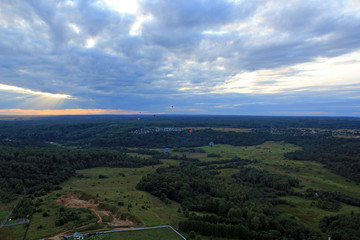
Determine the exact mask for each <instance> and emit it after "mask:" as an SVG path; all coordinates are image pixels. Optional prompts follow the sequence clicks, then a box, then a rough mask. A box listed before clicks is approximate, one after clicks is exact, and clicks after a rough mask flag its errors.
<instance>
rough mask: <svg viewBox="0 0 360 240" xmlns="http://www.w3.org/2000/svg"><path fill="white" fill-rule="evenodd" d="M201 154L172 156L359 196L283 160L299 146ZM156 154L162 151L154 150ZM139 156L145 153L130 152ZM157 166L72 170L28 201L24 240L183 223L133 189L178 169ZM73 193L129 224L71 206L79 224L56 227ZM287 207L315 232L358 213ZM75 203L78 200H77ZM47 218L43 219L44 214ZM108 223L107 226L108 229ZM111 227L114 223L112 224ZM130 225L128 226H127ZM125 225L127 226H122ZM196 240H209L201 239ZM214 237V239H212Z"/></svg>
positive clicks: (331, 177)
mask: <svg viewBox="0 0 360 240" xmlns="http://www.w3.org/2000/svg"><path fill="white" fill-rule="evenodd" d="M201 149H203V150H204V151H205V152H206V153H191V152H185V153H177V152H174V153H173V152H172V153H171V154H173V155H182V154H185V155H186V156H187V157H190V158H197V159H199V160H200V161H215V160H221V159H231V158H233V157H240V158H243V159H250V160H258V161H254V162H253V163H252V164H250V166H251V167H255V168H259V169H264V170H267V171H269V172H272V173H277V174H285V175H290V176H292V177H294V178H297V179H299V180H300V185H302V187H301V188H297V189H295V190H296V191H298V192H304V191H306V189H308V188H313V189H317V190H323V191H333V192H341V193H343V194H346V195H348V196H351V197H354V198H360V186H359V185H356V184H355V183H354V182H350V181H348V180H347V179H345V178H343V177H341V176H339V175H336V174H334V173H332V172H331V171H330V170H328V169H326V168H325V167H324V166H323V165H322V164H320V163H317V162H313V161H294V160H289V159H286V158H285V157H284V154H285V153H287V152H291V151H296V150H300V149H301V148H300V147H298V146H295V145H292V144H287V143H284V142H265V143H263V144H261V145H257V146H231V145H215V146H214V147H213V148H210V147H209V146H204V147H201ZM159 151H162V150H160V149H159ZM210 153H215V154H217V155H219V157H208V154H210ZM132 155H137V156H140V157H147V156H146V155H140V154H135V153H134V154H132ZM161 161H162V164H161V165H158V166H152V167H151V166H148V167H142V168H108V167H101V168H92V169H83V170H79V171H77V172H76V173H77V175H76V176H74V177H72V178H71V179H69V180H68V181H66V182H64V183H63V184H61V187H62V189H61V190H58V191H54V192H52V193H50V194H48V195H46V196H43V197H40V198H35V199H34V202H36V201H40V200H41V201H42V202H41V205H40V206H39V207H37V208H38V209H39V208H41V212H37V213H35V214H34V215H33V217H32V220H31V223H30V226H29V230H28V232H27V239H29V240H32V239H40V238H42V237H52V236H55V235H57V234H58V233H66V234H72V233H73V232H74V231H75V230H77V231H82V232H91V231H96V230H109V229H114V228H119V227H121V226H122V227H125V226H126V224H130V227H137V226H157V225H167V224H169V225H172V226H174V227H177V226H178V223H179V222H180V221H182V220H185V217H184V216H183V215H182V213H181V211H179V210H180V208H181V207H180V205H179V204H178V203H176V202H174V201H171V203H170V204H165V203H164V202H162V201H161V200H159V199H158V198H157V197H154V196H153V195H151V194H149V193H147V192H143V191H139V190H137V189H136V184H137V183H139V181H140V179H141V178H142V177H143V176H146V175H147V174H149V173H152V172H153V171H155V170H156V168H158V167H159V166H170V165H178V164H179V161H177V160H169V159H163V160H161ZM237 171H238V170H237V169H234V168H227V169H221V172H220V176H222V177H224V178H225V179H228V180H229V182H230V180H231V175H232V174H234V173H236V172H237ZM74 194H85V195H86V196H87V197H88V198H91V199H96V200H97V201H100V202H101V203H103V204H105V205H106V206H111V207H114V208H116V209H118V211H119V212H121V213H124V214H128V216H130V215H131V216H133V218H134V219H136V221H137V222H136V221H135V220H134V222H133V223H131V222H126V221H124V223H122V224H123V225H121V226H116V225H114V218H113V216H112V215H111V214H110V213H109V211H108V210H106V209H97V211H98V213H100V215H101V216H102V222H101V223H96V222H97V221H98V217H97V215H96V214H95V213H94V212H93V211H92V210H91V209H90V208H89V207H84V208H81V209H79V208H77V211H79V214H80V215H81V219H82V222H79V223H76V224H75V223H68V224H65V225H63V226H56V225H55V221H56V219H57V212H58V210H59V209H60V208H61V206H62V205H60V204H59V203H57V202H56V201H57V200H58V199H59V198H60V197H61V196H72V195H74ZM282 199H285V200H286V201H287V202H288V203H289V204H287V205H277V206H276V207H275V208H276V210H278V211H279V212H281V213H282V214H284V215H286V216H289V217H292V218H294V219H295V220H297V221H298V222H300V223H302V224H304V225H306V226H308V227H311V228H313V229H316V230H319V228H318V223H319V221H320V220H321V219H322V218H323V217H324V216H332V215H337V214H345V213H347V214H348V213H351V212H355V213H360V208H359V207H353V206H349V205H346V204H341V209H340V210H339V211H338V212H330V211H325V210H322V209H319V208H317V207H315V206H311V200H307V199H304V198H300V197H295V196H287V197H282ZM77 200H79V199H77ZM12 204H13V203H9V204H2V205H0V210H1V211H3V212H1V213H0V219H1V218H4V217H5V216H6V214H7V212H6V211H7V210H9V209H11V207H12ZM45 212H46V213H47V215H49V216H44V213H45ZM112 224H113V225H112ZM116 224H119V223H118V222H117V223H116ZM131 224H133V225H131ZM127 227H129V226H127ZM25 230H26V228H25V227H24V226H23V225H21V226H16V227H7V228H3V229H1V230H0V236H1V239H2V240H11V239H22V238H23V236H24V233H25ZM109 236H110V239H114V240H116V239H130V240H131V239H150V240H151V239H169V240H171V239H180V238H178V236H177V235H176V234H175V233H174V232H173V231H171V230H169V229H158V230H146V231H134V232H121V233H112V234H109ZM201 239H210V238H207V237H203V236H201ZM212 239H217V238H212Z"/></svg>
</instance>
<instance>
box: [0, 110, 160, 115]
mask: <svg viewBox="0 0 360 240" xmlns="http://www.w3.org/2000/svg"><path fill="white" fill-rule="evenodd" d="M142 113H143V114H162V113H148V112H143V111H142ZM111 114H114V115H135V114H139V111H133V110H123V109H44V110H36V109H0V115H111Z"/></svg>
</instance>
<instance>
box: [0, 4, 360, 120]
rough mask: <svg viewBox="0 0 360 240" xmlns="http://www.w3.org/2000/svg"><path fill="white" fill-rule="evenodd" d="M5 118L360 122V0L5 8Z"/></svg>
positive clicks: (0, 66)
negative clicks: (133, 116)
mask: <svg viewBox="0 0 360 240" xmlns="http://www.w3.org/2000/svg"><path fill="white" fill-rule="evenodd" d="M0 39H1V40H0V115H22V114H25V115H62V114H219V115H276V116H355V117H360V0H342V1H341V0H326V1H324V0H273V1H272V0H269V1H267V0H251V1H246V0H221V1H220V0H189V1H184V0H133V1H129V0H96V1H95V0H57V1H55V0H1V1H0Z"/></svg>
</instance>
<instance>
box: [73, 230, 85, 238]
mask: <svg viewBox="0 0 360 240" xmlns="http://www.w3.org/2000/svg"><path fill="white" fill-rule="evenodd" d="M73 238H74V239H76V240H82V239H84V234H82V233H79V232H75V233H74V235H73Z"/></svg>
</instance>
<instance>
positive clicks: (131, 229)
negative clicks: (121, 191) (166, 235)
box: [64, 225, 186, 240]
mask: <svg viewBox="0 0 360 240" xmlns="http://www.w3.org/2000/svg"><path fill="white" fill-rule="evenodd" d="M159 228H170V229H171V230H172V231H173V232H175V233H176V234H177V235H179V236H180V237H181V238H182V239H184V240H186V238H185V237H184V236H183V235H181V233H179V232H178V231H176V230H175V229H174V228H173V227H172V226H170V225H163V226H155V227H142V228H124V229H117V230H108V231H100V232H92V233H87V234H84V235H86V236H91V235H98V234H106V233H113V232H126V231H141V230H149V229H159ZM72 237H73V235H67V236H64V238H65V239H68V238H72Z"/></svg>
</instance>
